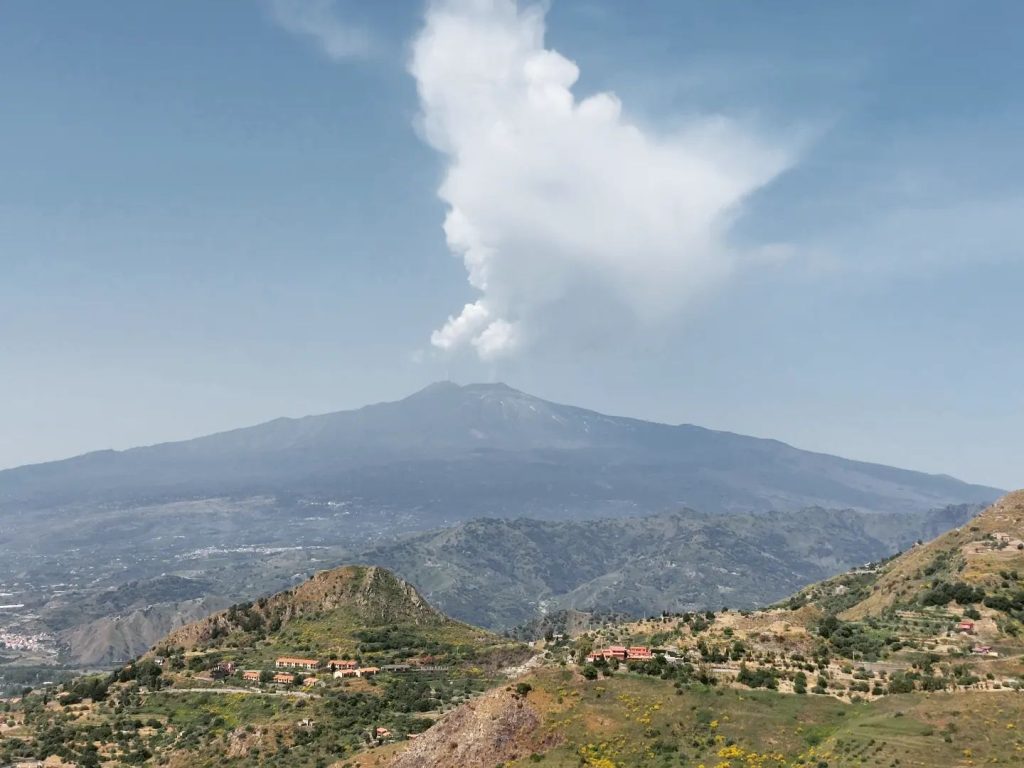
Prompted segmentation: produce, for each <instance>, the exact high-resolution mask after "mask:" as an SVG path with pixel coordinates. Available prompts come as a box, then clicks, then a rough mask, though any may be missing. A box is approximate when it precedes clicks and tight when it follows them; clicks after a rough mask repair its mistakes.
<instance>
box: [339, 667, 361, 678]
mask: <svg viewBox="0 0 1024 768" xmlns="http://www.w3.org/2000/svg"><path fill="white" fill-rule="evenodd" d="M358 674H359V673H358V672H357V671H356V670H354V669H336V670H334V679H335V680H337V679H339V678H342V677H356V676H358Z"/></svg>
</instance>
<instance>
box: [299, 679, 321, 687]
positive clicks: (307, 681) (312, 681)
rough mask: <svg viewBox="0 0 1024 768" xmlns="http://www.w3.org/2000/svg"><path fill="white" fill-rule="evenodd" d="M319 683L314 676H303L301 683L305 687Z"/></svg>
mask: <svg viewBox="0 0 1024 768" xmlns="http://www.w3.org/2000/svg"><path fill="white" fill-rule="evenodd" d="M319 683H320V681H319V680H317V679H316V678H315V677H304V678H303V679H302V684H303V685H304V686H306V687H307V688H312V687H313V686H314V685H318V684H319Z"/></svg>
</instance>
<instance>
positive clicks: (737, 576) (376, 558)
mask: <svg viewBox="0 0 1024 768" xmlns="http://www.w3.org/2000/svg"><path fill="white" fill-rule="evenodd" d="M979 509H980V507H978V506H972V505H960V506H957V507H949V508H945V509H942V510H935V511H932V512H929V513H902V514H879V513H865V512H858V511H856V510H826V509H820V508H812V509H805V510H799V511H796V512H774V513H770V514H767V513H766V514H753V515H751V514H733V515H726V516H722V515H710V514H705V513H700V512H695V511H693V510H681V511H678V512H672V513H665V514H660V515H652V516H644V517H638V518H626V519H601V520H587V521H580V522H558V521H543V520H531V519H519V520H498V519H481V520H473V521H470V522H467V523H462V524H460V525H457V526H454V527H452V528H447V529H443V530H440V531H434V532H430V533H425V534H421V535H416V536H412V537H410V538H408V539H406V540H403V541H401V542H398V543H395V544H389V545H385V546H381V547H377V548H375V549H371V550H369V551H367V552H364V553H363V554H361V555H360V559H361V560H364V561H366V562H371V563H376V564H379V565H382V566H385V567H388V568H392V569H394V570H395V571H396V572H397V573H400V574H401V575H402V576H404V577H405V578H407V579H409V580H410V581H412V582H413V583H415V584H417V585H418V586H419V588H420V589H422V590H423V591H424V594H425V595H426V596H427V598H428V599H429V600H431V601H432V602H434V603H435V604H436V605H438V606H439V607H440V608H441V609H443V610H444V611H446V612H447V613H448V614H450V615H452V616H456V617H458V618H460V619H463V620H465V621H469V622H471V623H473V624H477V625H479V626H485V627H492V628H502V629H507V628H510V627H514V626H517V625H520V624H525V623H528V622H533V621H536V620H538V619H539V618H540V617H542V616H544V615H545V614H547V613H552V612H557V611H560V610H563V609H576V610H582V611H601V612H609V611H610V612H618V613H622V614H628V615H633V616H643V615H650V614H654V613H659V612H661V611H666V610H667V611H682V610H696V609H701V608H705V607H708V606H716V607H721V606H723V605H728V606H730V607H734V608H750V607H754V606H763V605H766V604H768V603H771V602H774V601H776V600H778V599H780V598H781V597H783V596H785V595H789V594H791V593H793V592H794V591H796V590H798V589H800V588H801V587H802V586H803V585H805V584H808V583H810V582H816V581H820V580H822V579H825V578H828V577H829V576H831V575H832V574H835V573H837V572H840V571H845V570H847V569H849V568H852V567H853V566H855V565H861V564H863V563H867V562H870V561H874V560H879V559H881V558H884V557H888V556H890V555H892V554H894V553H896V552H898V551H900V550H902V549H905V548H907V547H909V546H910V545H912V544H913V543H914V542H915V541H916V540H917V539H920V538H929V537H931V536H935V535H938V534H939V533H941V532H942V531H945V530H948V529H949V528H950V527H953V526H955V525H960V524H962V523H964V522H965V521H967V520H968V519H970V518H971V517H972V516H973V515H974V514H976V513H977V512H978V511H979Z"/></svg>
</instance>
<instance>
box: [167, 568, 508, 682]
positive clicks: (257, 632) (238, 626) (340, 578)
mask: <svg viewBox="0 0 1024 768" xmlns="http://www.w3.org/2000/svg"><path fill="white" fill-rule="evenodd" d="M374 628H383V630H384V631H385V632H386V633H389V634H402V633H404V634H405V635H407V636H408V637H409V638H416V637H423V638H424V647H426V646H429V645H434V644H436V642H437V641H438V640H440V639H442V638H444V639H445V640H447V641H449V642H451V643H452V644H455V645H458V644H470V645H476V644H486V643H489V642H490V641H491V640H492V639H493V640H494V641H495V642H497V641H498V638H494V636H492V635H491V634H490V633H488V632H485V631H484V630H480V629H477V628H475V627H471V626H469V625H467V624H462V623H460V622H457V621H454V620H452V619H450V618H448V617H447V616H445V615H444V614H443V613H441V612H440V611H438V610H436V609H435V608H433V607H432V606H430V605H429V604H428V603H427V602H426V600H424V599H423V597H421V596H420V594H419V592H417V591H416V589H415V588H414V587H413V586H412V585H411V584H409V583H408V582H406V581H404V580H402V579H400V578H398V577H397V576H395V575H394V574H393V573H391V572H390V571H388V570H386V569H384V568H378V567H375V566H344V567H340V568H335V569H332V570H327V571H320V572H319V573H317V574H315V575H313V577H312V578H310V579H308V580H307V581H305V582H303V583H302V584H300V585H298V586H297V587H295V588H293V589H289V590H285V591H284V592H279V593H277V594H275V595H271V596H270V597H265V598H260V599H259V600H256V601H254V602H246V603H241V604H238V605H233V606H231V607H230V608H228V609H227V610H225V611H221V612H219V613H215V614H213V615H212V616H208V617H206V618H204V619H201V620H199V621H196V622H193V623H192V624H187V625H185V626H184V627H181V628H179V629H176V630H174V631H173V632H171V633H170V634H169V635H167V637H165V638H164V639H163V640H161V641H160V642H159V643H158V648H159V649H161V651H162V652H163V653H171V651H172V650H173V649H177V650H178V651H179V652H195V651H203V652H209V651H210V650H213V649H224V648H241V649H248V657H250V658H247V661H248V662H249V663H252V662H253V659H252V658H251V657H252V656H253V653H256V655H258V656H259V657H260V658H263V657H266V658H268V659H269V658H270V656H271V655H272V654H273V653H285V654H287V653H292V654H294V653H296V652H304V653H317V654H320V655H326V654H343V653H354V652H356V651H357V650H358V648H359V647H360V643H361V638H360V632H364V631H367V630H373V629H374ZM428 637H429V640H427V639H426V638H428ZM362 640H365V637H364V638H362ZM409 642H410V643H411V644H413V645H415V643H414V642H413V641H412V640H410V641H409ZM257 648H258V649H260V650H259V651H258V652H256V651H255V650H254V649H257Z"/></svg>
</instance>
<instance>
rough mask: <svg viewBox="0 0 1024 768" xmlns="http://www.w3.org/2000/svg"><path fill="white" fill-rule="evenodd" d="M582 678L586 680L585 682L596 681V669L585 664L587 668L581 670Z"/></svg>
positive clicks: (591, 665)
mask: <svg viewBox="0 0 1024 768" xmlns="http://www.w3.org/2000/svg"><path fill="white" fill-rule="evenodd" d="M583 676H584V677H585V678H587V680H597V667H595V666H594V665H593V664H587V666H585V667H584V668H583Z"/></svg>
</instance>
